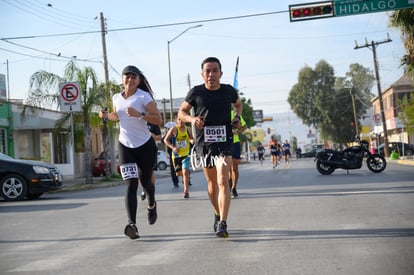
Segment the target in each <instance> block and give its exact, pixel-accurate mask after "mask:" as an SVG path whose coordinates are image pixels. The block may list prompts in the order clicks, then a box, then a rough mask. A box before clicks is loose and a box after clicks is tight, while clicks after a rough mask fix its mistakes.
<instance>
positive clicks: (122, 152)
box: [118, 138, 157, 224]
mask: <svg viewBox="0 0 414 275" xmlns="http://www.w3.org/2000/svg"><path fill="white" fill-rule="evenodd" d="M118 148H119V150H118V152H119V161H120V164H121V165H122V164H125V163H136V164H137V166H138V176H139V179H140V181H141V185H142V187H143V189H144V191H145V192H146V193H147V194H148V205H153V204H154V203H155V187H154V184H152V183H151V175H152V173H153V167H154V162H155V161H156V152H157V146H156V144H155V141H154V139H153V138H150V139H149V140H148V141H147V142H146V143H145V144H143V145H142V146H140V147H138V148H128V147H125V146H124V145H122V144H121V143H119V144H118ZM154 152H155V153H154ZM125 182H126V184H127V189H126V194H125V206H126V211H127V215H128V222H129V223H134V224H135V223H136V217H137V207H138V200H137V190H138V179H137V178H130V179H127V180H125Z"/></svg>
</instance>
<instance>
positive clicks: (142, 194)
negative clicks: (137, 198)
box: [141, 191, 147, 201]
mask: <svg viewBox="0 0 414 275" xmlns="http://www.w3.org/2000/svg"><path fill="white" fill-rule="evenodd" d="M146 197H147V194H146V193H145V192H144V191H142V192H141V200H142V201H145V198H146Z"/></svg>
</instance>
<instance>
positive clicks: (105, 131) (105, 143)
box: [100, 12, 116, 177]
mask: <svg viewBox="0 0 414 275" xmlns="http://www.w3.org/2000/svg"><path fill="white" fill-rule="evenodd" d="M100 20H101V38H102V50H103V65H104V72H105V95H106V99H107V100H108V97H109V96H108V94H109V91H108V81H109V73H108V57H107V54H106V39H105V35H106V28H105V18H104V16H103V13H102V12H101V13H100ZM108 106H109V102H107V103H106V110H107V111H109V110H108ZM102 123H103V126H102V143H103V148H104V157H105V169H104V170H105V176H107V177H108V176H109V174H110V173H109V171H111V170H112V171H116V157H115V152H113V151H114V150H112V148H113V146H110V145H109V143H110V142H111V141H110V140H111V138H110V135H109V130H108V120H107V119H103V120H102ZM109 151H111V152H109ZM108 153H109V154H108ZM109 156H111V160H112V161H111V167H109ZM110 168H111V169H110Z"/></svg>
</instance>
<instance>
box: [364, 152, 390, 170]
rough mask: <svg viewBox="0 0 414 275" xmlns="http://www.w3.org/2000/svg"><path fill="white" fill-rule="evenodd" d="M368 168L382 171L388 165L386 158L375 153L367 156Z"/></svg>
mask: <svg viewBox="0 0 414 275" xmlns="http://www.w3.org/2000/svg"><path fill="white" fill-rule="evenodd" d="M367 166H368V169H369V170H371V171H372V172H374V173H381V172H382V171H384V170H385V167H387V162H386V160H385V158H384V157H383V156H381V155H379V154H373V155H371V156H369V157H368V158H367Z"/></svg>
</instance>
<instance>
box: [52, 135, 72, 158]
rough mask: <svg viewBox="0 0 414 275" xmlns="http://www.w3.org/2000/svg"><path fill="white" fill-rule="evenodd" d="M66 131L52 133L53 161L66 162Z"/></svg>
mask: <svg viewBox="0 0 414 275" xmlns="http://www.w3.org/2000/svg"><path fill="white" fill-rule="evenodd" d="M67 138H68V133H55V134H54V135H53V139H54V140H53V158H54V163H56V164H64V163H69V162H68V150H67V144H68V139H67Z"/></svg>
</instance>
